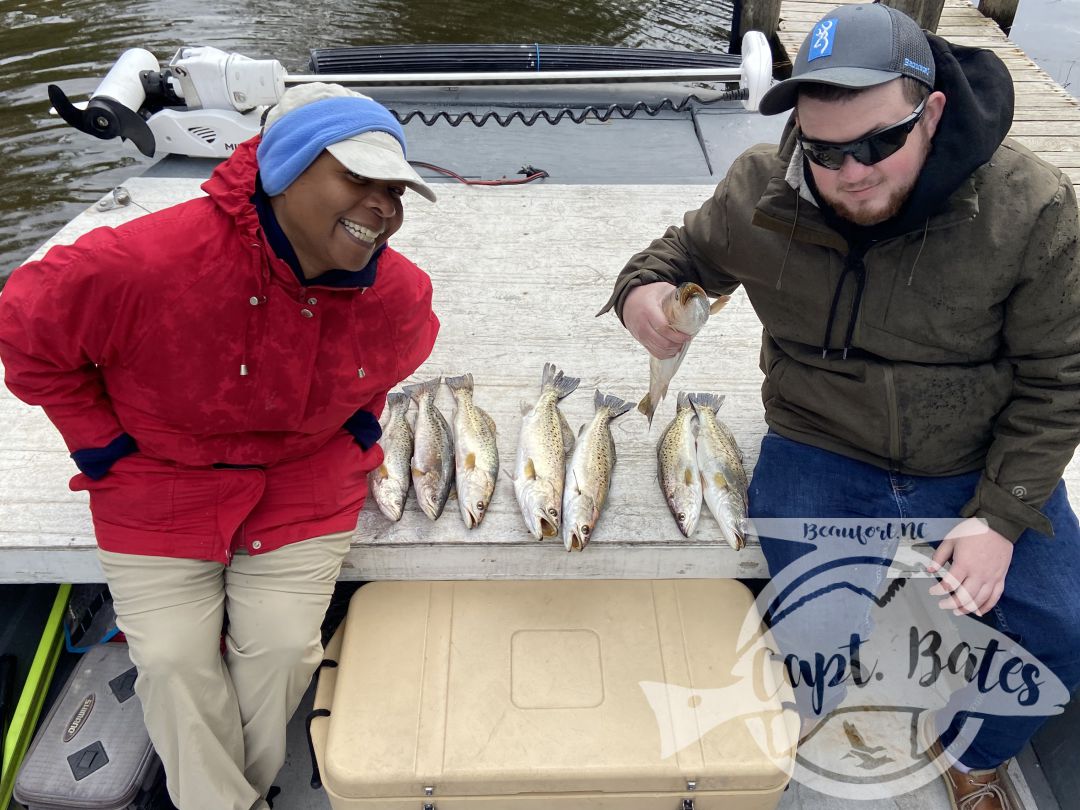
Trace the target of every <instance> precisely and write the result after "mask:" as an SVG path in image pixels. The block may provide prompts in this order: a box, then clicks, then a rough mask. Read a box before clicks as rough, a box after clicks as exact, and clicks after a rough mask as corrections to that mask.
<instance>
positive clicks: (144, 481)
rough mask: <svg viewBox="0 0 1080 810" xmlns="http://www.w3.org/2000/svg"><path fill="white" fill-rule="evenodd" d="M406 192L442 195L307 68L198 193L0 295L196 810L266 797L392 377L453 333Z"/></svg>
mask: <svg viewBox="0 0 1080 810" xmlns="http://www.w3.org/2000/svg"><path fill="white" fill-rule="evenodd" d="M406 189H412V190H414V191H416V192H418V193H419V194H421V195H422V196H424V197H426V198H427V199H429V200H432V201H433V200H434V199H435V195H434V194H433V192H432V191H431V189H430V188H429V187H428V186H427V185H426V184H425V183H424V181H423V180H421V178H420V177H419V176H418V175H417V174H416V172H415V171H413V169H412V168H411V167H410V166H409V164H408V163H407V162H406V160H405V139H404V133H403V132H402V129H401V126H400V125H399V124H398V122H397V121H396V119H395V118H394V117H393V116H392V115H391V114H390V113H389V111H387V110H386V109H385V108H384V107H382V106H380V105H379V104H377V103H376V102H374V101H372V100H371V99H369V98H367V97H365V96H360V95H359V94H356V93H352V92H350V91H348V90H345V89H344V88H340V87H336V86H332V85H317V84H310V85H302V86H299V87H296V88H293V89H291V90H289V91H288V92H286V94H285V95H284V96H283V98H282V100H281V103H280V104H279V105H278V106H277V107H275V108H274V109H273V110H271V113H270V116H269V117H268V119H267V126H266V128H265V129H264V132H263V135H262V137H261V140H260V138H254V139H252V140H251V141H248V142H246V143H243V144H241V145H240V146H239V147H238V148H237V150H236V152H235V153H234V154H233V156H232V157H231V158H229V159H228V160H227V161H225V162H224V163H222V164H221V165H220V166H219V167H218V168H217V169H216V171H215V172H214V174H213V176H212V177H211V178H210V180H208V181H207V182H206V183H205V184H204V185H203V190H204V191H205V192H206V194H207V196H205V197H201V198H199V199H195V200H191V201H189V202H186V203H183V204H181V205H177V206H174V207H172V208H169V209H166V210H164V211H160V212H157V213H154V214H150V215H148V216H144V217H141V218H140V219H137V220H135V221H132V222H130V223H127V224H125V225H122V226H120V227H118V228H100V229H98V230H95V231H92V232H91V233H88V234H87V235H85V236H84V237H82V238H81V239H79V240H78V241H77V242H76V243H75V244H74V245H70V246H63V247H56V248H53V249H52V250H51V251H50V252H49V253H48V254H47V255H46V256H45V258H44V259H42V260H41V261H38V262H31V263H29V264H26V265H24V266H23V267H21V268H19V269H18V270H16V271H15V273H14V274H13V275H12V277H11V279H10V281H9V282H8V284H7V286H6V289H5V290H4V293H3V295H2V296H0V358H2V360H3V363H4V366H5V369H6V381H7V384H8V387H9V388H11V390H12V391H13V392H14V393H15V394H16V396H18V397H19V398H21V399H23V400H24V401H26V402H29V403H31V404H34V405H40V406H42V407H43V408H44V409H45V412H46V414H47V415H48V417H49V418H50V419H51V420H52V422H53V424H55V425H56V427H57V429H58V430H59V431H60V433H61V434H62V435H63V437H64V440H65V442H66V443H67V446H68V449H69V450H70V451H71V455H72V458H73V459H74V461H75V463H76V465H77V466H78V468H79V470H80V473H79V474H78V475H76V476H75V477H74V478H73V479H72V482H71V487H72V489H75V490H87V491H88V492H89V495H90V507H91V511H92V513H93V519H94V529H95V534H96V537H97V540H98V546H99V554H100V560H101V564H102V568H103V570H104V572H105V577H106V579H107V581H108V583H109V586H110V589H111V591H112V594H113V598H114V602H115V607H116V611H117V617H118V624H119V626H120V628H121V629H122V630H123V631H124V632H125V634H126V635H127V638H128V642H129V645H130V653H131V657H132V660H133V661H134V663H135V664H136V666H137V667H138V670H139V677H138V681H137V683H136V692H137V693H138V695H139V697H140V699H141V701H142V705H143V712H144V716H145V719H146V725H147V728H148V729H149V732H150V737H151V739H152V740H153V743H154V746H155V748H156V749H157V751H158V753H159V754H160V755H161V758H162V760H163V762H164V764H165V771H166V775H167V780H168V787H169V793H170V796H171V797H172V800H173V803H174V804H176V805H177V807H179V808H180V810H208V809H209V808H212V809H213V810H249V809H250V808H262V807H265V806H266V802H265V797H266V795H267V793H268V791H269V789H270V786H271V782H272V780H273V778H274V776H275V775H276V774H277V772H278V770H279V769H280V767H281V765H282V763H283V762H284V757H285V726H286V723H287V722H288V719H289V717H290V716H291V714H292V713H293V711H294V710H295V709H296V706H297V705H298V703H299V701H300V699H301V696H302V695H303V693H304V691H305V689H306V687H307V684H308V681H309V679H310V677H311V674H312V672H313V671H314V669H315V667H316V666H317V664H318V662H319V660H320V657H321V654H322V648H321V645H320V638H319V626H320V623H321V621H322V618H323V614H324V612H325V609H326V606H327V603H328V601H329V598H330V595H331V592H332V590H333V587H334V582H335V580H336V578H337V575H338V571H339V569H340V566H341V561H342V558H343V556H344V555H345V553H346V552H347V551H348V548H349V541H350V537H351V536H352V532H353V530H354V529H355V527H356V520H357V515H358V513H359V511H360V508H361V507H362V506H363V503H364V498H365V496H366V483H365V478H366V474H367V473H368V472H369V471H370V470H372V469H373V468H375V467H376V466H378V464H379V463H380V462H381V459H382V453H381V450H380V449H379V446H378V445H377V444H376V441H377V440H378V438H379V432H380V431H379V424H378V417H379V414H380V413H381V411H382V408H383V405H384V403H385V399H386V393H387V391H388V390H389V389H390V388H392V387H393V386H394V385H396V384H397V383H398V382H400V381H401V380H403V379H404V378H406V377H408V376H409V375H411V374H412V373H413V372H414V371H415V370H416V368H417V367H418V366H419V365H420V364H421V363H422V362H423V361H424V360H425V358H427V356H428V354H429V353H430V352H431V348H432V346H433V344H434V341H435V335H436V333H437V331H438V326H439V324H438V320H437V319H436V317H435V315H434V313H433V312H432V310H431V283H430V279H429V278H428V276H427V275H426V274H425V273H424V272H423V271H421V270H420V269H419V268H417V267H416V266H415V265H414V264H413V263H412V262H410V261H409V260H408V259H406V258H405V257H403V256H401V255H400V254H398V253H396V252H395V251H394V250H393V249H392V248H390V247H389V246H388V245H387V240H388V239H389V238H390V236H391V235H393V234H394V232H396V231H397V230H398V228H400V227H401V223H402V213H403V211H402V197H403V195H404V193H405V191H406ZM226 611H227V613H228V627H227V630H226V635H225V647H226V652H225V656H224V657H222V656H221V655H220V653H219V639H220V634H221V630H222V625H223V620H224V618H225V613H226Z"/></svg>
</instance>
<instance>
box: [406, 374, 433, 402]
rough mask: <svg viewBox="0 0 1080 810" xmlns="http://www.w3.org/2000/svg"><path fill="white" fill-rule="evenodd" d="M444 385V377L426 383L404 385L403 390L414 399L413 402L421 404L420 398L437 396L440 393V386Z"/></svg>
mask: <svg viewBox="0 0 1080 810" xmlns="http://www.w3.org/2000/svg"><path fill="white" fill-rule="evenodd" d="M441 383H442V377H436V378H435V379H433V380H426V381H424V382H418V383H413V384H412V385H403V386H401V390H402V391H404V392H405V393H406V394H408V395H409V396H410V397H412V399H413V401H415V402H419V401H420V397H422V396H423V395H424V394H431V395H432V396H435V394H437V393H438V391H439V385H440V384H441Z"/></svg>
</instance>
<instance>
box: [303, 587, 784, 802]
mask: <svg viewBox="0 0 1080 810" xmlns="http://www.w3.org/2000/svg"><path fill="white" fill-rule="evenodd" d="M327 658H329V659H331V660H337V661H338V662H339V665H338V667H337V668H336V669H334V668H327V669H324V670H323V671H322V674H321V676H320V682H319V687H318V691H317V693H316V697H315V707H316V709H319V708H324V709H328V710H329V711H330V716H329V717H328V718H317V719H315V720H314V721H313V723H312V740H313V743H314V746H315V751H316V755H317V758H318V762H319V767H320V770H321V774H322V781H323V785H324V787H325V788H326V792H327V794H328V795H329V797H330V804H331V805H332V806H333V807H334V810H345V808H364V810H399V808H401V809H404V808H408V810H425V808H427V809H428V810H459V809H462V808H476V810H525V809H526V808H527V809H528V810H546V808H558V810H563V809H564V808H566V809H569V808H575V809H576V808H581V810H584V808H589V809H590V810H654V809H655V810H661V808H662V809H663V810H690V808H693V810H713V809H714V808H717V809H718V808H723V810H772V808H775V807H776V805H777V803H778V802H779V800H780V796H781V794H782V793H783V791H784V787H785V786H786V785H787V781H788V775H789V773H790V769H791V764H792V755H793V753H794V747H795V740H796V737H797V727H798V720H797V715H796V714H795V712H794V711H792V710H791V708H790V707H791V705H792V699H791V694H790V690H789V688H788V687H787V685H786V683H785V682H784V681H783V679H782V678H781V677H780V668H779V666H778V664H776V663H775V662H773V661H772V660H771V658H770V657H769V654H768V651H767V650H766V649H765V647H764V644H763V642H762V640H761V637H760V627H759V618H758V614H757V612H756V608H755V605H754V602H753V599H752V597H751V595H750V593H749V591H747V589H746V588H745V587H744V586H743V585H742V584H740V583H738V582H736V581H734V580H661V581H646V580H620V581H591V580H575V581H529V582H379V583H373V584H371V585H366V586H364V587H363V588H361V589H360V590H359V591H357V593H356V595H355V596H354V597H353V599H352V602H351V604H350V606H349V614H348V617H347V619H346V621H345V623H344V624H343V626H342V628H341V629H340V630H339V631H338V633H337V635H335V637H334V639H333V640H332V641H331V643H330V645H329V646H328V648H327ZM782 704H785V705H783V706H782ZM785 706H786V707H787V708H786V710H785Z"/></svg>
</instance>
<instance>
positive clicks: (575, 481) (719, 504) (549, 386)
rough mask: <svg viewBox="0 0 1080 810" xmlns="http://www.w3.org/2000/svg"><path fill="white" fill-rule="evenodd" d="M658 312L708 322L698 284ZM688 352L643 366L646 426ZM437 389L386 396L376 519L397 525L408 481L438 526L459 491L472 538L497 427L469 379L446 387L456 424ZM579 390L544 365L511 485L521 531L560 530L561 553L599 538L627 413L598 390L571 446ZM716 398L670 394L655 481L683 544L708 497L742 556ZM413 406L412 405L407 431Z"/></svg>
mask: <svg viewBox="0 0 1080 810" xmlns="http://www.w3.org/2000/svg"><path fill="white" fill-rule="evenodd" d="M726 302H727V298H726V297H723V298H721V299H718V300H717V302H716V303H715V304H713V305H712V308H711V311H713V312H715V311H716V310H717V309H719V308H720V307H722V306H723V305H724V304H725V303H726ZM664 312H665V314H666V315H667V318H668V321H669V323H670V324H671V325H672V326H673V327H675V328H676V329H679V330H680V331H683V332H684V333H685V334H687V335H690V336H693V335H695V334H697V332H698V331H699V330H700V329H701V327H702V326H703V325H704V323H705V321H706V320H707V319H708V317H709V313H710V306H709V302H708V297H707V296H706V295H705V293H704V291H703V290H701V288H700V287H698V286H697V285H696V284H683V285H680V286H679V288H677V289H674V290H673V291H672V293H671V295H670V296H668V299H666V300H665V302H664ZM689 345H690V344H689V342H687V343H686V344H685V345H684V347H683V349H682V351H681V352H680V353H679V354H678V355H677V356H676V357H672V358H670V359H666V360H661V359H658V358H655V357H650V365H649V376H650V382H649V393H648V394H646V395H645V397H644V398H643V399H642V400H641V402H640V403H639V404H638V410H640V411H641V412H642V413H644V414H645V415H646V416H647V417H648V419H649V424H650V425H651V424H652V417H653V413H654V412H655V409H656V406H657V404H658V403H659V401H660V400H661V399H662V398H663V397H664V396H665V395H666V393H667V388H668V384H669V383H670V381H671V379H672V377H673V376H674V374H675V371H676V370H677V369H678V367H679V365H680V364H681V363H682V360H683V358H684V357H685V355H686V350H687V348H688V347H689ZM442 381H443V380H442V378H441V377H436V378H435V379H432V380H428V381H427V382H422V383H417V384H414V385H406V386H404V387H403V389H402V391H403V392H402V393H391V394H389V395H388V397H387V415H386V417H385V427H384V430H383V437H382V440H381V442H380V443H381V445H382V447H383V454H384V459H383V463H382V465H381V466H379V467H378V468H377V469H375V470H373V471H372V473H371V475H370V477H369V484H370V488H371V493H372V496H373V498H374V500H375V502H376V504H377V505H378V507H379V509H380V511H381V512H382V513H383V514H384V515H385V516H386V517H387V518H389V519H390V520H392V521H397V520H400V519H401V516H402V513H403V511H404V506H405V500H406V498H407V496H408V491H409V486H410V483H411V484H412V486H413V488H414V489H415V491H416V499H417V502H418V503H419V505H420V508H421V509H422V510H423V512H424V514H426V515H427V516H428V517H429V518H431V519H432V520H436V519H438V517H439V516H440V515H441V514H442V511H443V508H444V507H445V505H446V501H447V499H448V498H449V495H450V490H451V488H452V487H453V486H454V485H455V482H456V486H457V500H458V507H459V509H460V511H461V518H462V520H463V521H464V523H465V526H466V527H467V528H469V529H474V528H476V527H478V526H479V525H480V523H481V522H482V521H483V519H484V515H485V514H486V513H487V510H488V507H489V505H490V503H491V498H492V496H493V494H494V492H495V484H496V481H497V479H498V474H499V452H498V446H497V442H496V427H495V422H494V420H493V419H492V418H491V416H490V415H489V414H488V413H487V412H485V411H484V410H482V409H481V408H480V407H479V406H477V405H476V403H475V402H474V401H473V377H472V375H471V374H465V375H462V376H459V377H448V378H446V380H445V382H446V385H447V387H449V388H450V390H451V392H453V395H454V403H455V407H454V413H453V418H452V420H451V422H452V425H451V424H450V423H447V421H446V418H445V417H444V416H443V415H442V413H441V412H440V411H439V409H438V408H437V407H436V405H435V397H436V394H437V393H438V389H439V385H440V383H441V382H442ZM580 382H581V380H580V379H579V378H577V377H568V376H566V375H565V374H563V372H561V371H560V370H558V369H557V368H556V367H555V366H554V365H553V364H551V363H546V364H545V365H544V371H543V377H542V380H541V386H540V396H539V397H538V398H537V399H536V401H535V402H534V403H533V404H532V405H531V406H530V407H528V408H527V409H526V410H525V412H524V416H523V420H522V425H521V432H520V434H519V438H518V447H517V454H516V456H515V463H514V471H513V475H512V476H511V478H512V480H513V483H514V492H515V494H516V496H517V501H518V505H519V507H520V509H521V514H522V517H523V518H524V520H525V525H526V527H527V528H528V530H529V532H530V533H531V534H532V535H533V536H534V537H535V538H536V539H537V540H542V539H544V538H545V537H556V536H559V534H560V532H561V535H562V539H563V543H564V545H565V546H566V550H567V551H573V550H578V551H580V550H583V549H584V548H585V546H586V545H587V544H588V542H589V540H590V538H591V537H592V535H593V533H594V531H595V528H596V524H597V521H598V520H599V518H600V513H601V510H602V509H603V506H604V502H605V500H606V499H607V493H608V489H609V488H610V485H611V477H612V473H613V472H614V468H615V459H616V453H615V440H614V438H613V436H612V433H611V422H612V421H613V420H615V419H617V418H619V417H620V416H622V415H623V414H625V413H627V412H628V411H629V410H630V409H631V407H632V405H631V403H629V402H626V401H624V400H622V399H619V398H618V397H615V396H610V395H605V394H603V393H601V392H600V391H599V390H597V391H596V393H595V395H594V400H593V404H594V409H595V412H594V415H593V418H592V420H591V421H590V422H588V423H586V424H584V425H582V426H581V430H580V431H579V433H578V436H577V438H576V440H575V437H574V434H573V431H572V430H571V429H570V425H569V424H568V423H567V421H566V417H565V416H563V413H562V411H561V410H560V409H559V401H560V400H562V399H563V398H564V397H566V396H567V395H569V394H571V393H572V392H573V391H575V390H576V389H577V387H578V385H579V384H580ZM723 401H724V398H723V397H722V396H717V395H715V394H687V393H685V392H681V393H680V394H679V395H678V406H677V411H676V415H675V418H674V419H673V420H672V422H671V424H669V425H668V427H667V428H666V429H665V430H664V432H663V435H662V436H661V438H660V442H659V444H658V445H657V467H658V479H659V482H660V488H661V490H662V491H663V494H664V497H665V499H666V501H667V503H668V506H669V507H670V509H671V513H672V515H673V516H674V518H675V522H676V523H677V524H678V527H679V530H680V531H681V532H682V533H683V534H684V535H685V536H686V537H690V536H691V535H692V534H693V533H694V529H695V527H696V526H697V522H698V518H699V516H700V514H701V503H702V499H704V501H705V503H706V504H707V505H708V507H709V510H710V511H711V512H712V514H713V516H714V517H715V518H716V521H717V523H718V524H719V526H720V531H721V534H722V535H723V537H724V539H725V540H726V541H727V542H728V543H729V544H730V545H731V546H732V547H733V548H735V549H740V548H742V547H743V545H744V537H743V525H744V523H745V520H746V489H747V477H746V471H745V469H744V467H743V460H742V453H741V451H740V450H739V448H738V445H737V443H736V441H735V437H734V436H733V435H732V433H731V431H730V430H729V429H728V428H727V426H726V425H724V424H723V422H721V421H720V420H719V419H718V418H717V411H718V409H719V408H720V406H721V404H722V403H723ZM410 402H415V403H416V406H417V412H416V414H415V419H414V420H413V421H412V423H410V419H409V418H408V411H409V406H410Z"/></svg>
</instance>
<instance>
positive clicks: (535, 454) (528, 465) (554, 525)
mask: <svg viewBox="0 0 1080 810" xmlns="http://www.w3.org/2000/svg"><path fill="white" fill-rule="evenodd" d="M580 382H581V380H580V379H578V378H577V377H567V376H565V375H564V374H563V373H562V372H561V371H559V370H558V369H557V368H555V365H554V364H552V363H545V364H544V376H543V379H542V382H541V385H540V396H539V398H538V399H537V400H536V403H535V404H534V405H532V407H528V408H526V409H525V413H524V418H523V419H522V422H521V433H520V434H519V436H518V448H517V456H516V459H515V462H514V494H515V495H516V496H517V501H518V506H520V507H521V516H522V517H523V518H524V519H525V525H526V526H527V527H528V529H529V531H530V532H531V533H532V536H533V537H535V538H536V539H537V540H542V539H543V538H545V537H557V536H558V534H559V525H560V521H559V509H560V507H561V506H562V494H563V476H564V475H565V472H566V457H567V455H568V454H569V453H570V451H571V449H572V448H573V446H574V434H573V432H571V430H570V425H568V424H567V423H566V417H565V416H563V414H562V411H560V410H559V406H558V403H559V400H561V399H562V398H563V397H565V396H567V395H568V394H570V393H572V392H573V391H574V390H575V389H576V388H577V387H578V384H579V383H580Z"/></svg>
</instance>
